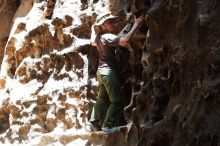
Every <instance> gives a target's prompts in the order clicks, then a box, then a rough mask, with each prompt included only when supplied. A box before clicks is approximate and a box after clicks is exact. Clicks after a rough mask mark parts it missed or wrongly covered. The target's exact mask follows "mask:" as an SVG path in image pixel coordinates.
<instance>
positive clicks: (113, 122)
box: [89, 12, 144, 132]
mask: <svg viewBox="0 0 220 146" xmlns="http://www.w3.org/2000/svg"><path fill="white" fill-rule="evenodd" d="M143 19H144V17H142V16H141V17H139V18H137V19H135V23H134V25H133V26H132V28H131V30H130V31H129V32H128V33H127V34H126V35H125V36H123V37H120V36H118V35H116V28H117V25H116V24H117V20H118V17H117V16H114V15H112V14H111V13H110V12H109V13H105V14H103V15H100V16H98V17H97V19H96V22H95V24H94V25H93V26H92V35H91V44H92V45H93V46H96V47H97V49H98V52H99V65H98V70H97V80H98V83H99V94H98V99H97V101H96V103H95V105H94V107H93V111H92V115H91V118H90V120H89V128H90V130H91V131H100V130H102V131H103V132H114V131H117V130H118V129H117V126H118V125H117V118H118V116H119V115H120V114H121V113H123V109H124V104H123V101H122V93H121V90H120V83H119V80H118V76H117V72H118V70H119V69H120V68H118V64H119V63H118V60H117V59H116V54H115V48H116V47H117V46H118V45H120V46H126V45H127V44H128V43H129V41H130V40H131V38H132V37H133V35H134V33H135V32H136V30H137V28H138V27H139V26H140V24H141V23H142V21H143Z"/></svg>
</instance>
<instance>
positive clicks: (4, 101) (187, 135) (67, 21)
mask: <svg viewBox="0 0 220 146" xmlns="http://www.w3.org/2000/svg"><path fill="white" fill-rule="evenodd" d="M5 2H7V1H6V0H2V1H1V3H0V16H2V12H3V10H7V9H8V11H9V10H11V8H6V7H5V4H6V3H5ZM14 4H15V3H14ZM17 4H19V7H18V5H17V6H16V9H13V10H14V11H13V14H11V15H10V17H9V16H6V17H5V18H4V19H5V20H7V21H8V23H9V24H10V25H5V26H4V27H8V28H7V29H2V26H3V25H2V24H0V26H1V31H0V34H1V35H0V38H1V42H3V43H0V47H2V50H3V48H4V47H5V44H6V42H7V46H6V47H5V54H4V60H3V64H2V67H1V78H3V79H4V80H5V81H6V85H5V88H4V89H1V90H0V93H1V94H0V96H1V97H0V98H1V108H0V121H1V122H0V133H1V135H0V143H5V144H8V143H10V144H30V139H32V140H34V139H37V142H36V143H35V144H37V145H49V144H55V145H56V144H57V145H58V144H62V145H68V144H70V145H71V144H72V145H86V146H89V145H103V146H112V145H115V146H122V145H125V146H134V145H138V146H162V145H163V146H220V118H219V117H220V101H219V94H220V93H219V91H220V89H219V88H220V85H219V84H220V80H219V67H220V66H219V64H220V60H219V58H220V52H219V51H220V50H219V49H220V47H219V45H220V41H219V38H220V30H219V28H220V27H219V24H218V23H219V22H220V2H219V1H218V0H213V1H208V0H195V1H192V0H145V1H143V0H130V1H129V0H122V1H118V0H93V1H87V0H75V1H64V0H47V1H44V0H38V1H32V0H23V1H20V2H19V3H17ZM17 8H18V9H17ZM73 8H74V9H73ZM16 10H17V11H16ZM107 10H111V11H112V12H113V13H114V14H117V15H119V16H120V18H121V20H124V21H122V22H121V23H120V25H119V26H118V29H119V30H120V29H121V28H122V26H124V24H125V20H126V18H127V20H129V16H130V15H131V13H132V14H134V15H136V16H137V17H138V16H140V15H146V14H147V15H146V18H145V22H144V23H143V25H142V26H141V27H140V29H139V30H138V32H137V33H136V35H135V36H134V38H133V40H132V41H131V43H130V46H128V47H127V48H122V49H120V51H119V54H118V55H119V57H120V58H121V63H122V64H121V65H122V68H121V72H120V81H121V83H122V87H121V88H122V89H123V90H124V95H123V98H124V101H125V104H126V105H127V106H126V107H125V119H126V120H127V122H128V125H126V126H123V127H120V130H119V131H118V132H115V133H112V134H103V133H102V132H97V133H88V132H85V125H86V123H87V121H88V118H89V116H90V113H91V108H92V106H93V104H94V100H95V97H96V96H97V83H96V81H95V78H94V77H95V72H96V67H97V62H98V60H97V52H96V50H95V48H94V47H92V46H90V45H89V42H88V40H87V39H89V38H90V35H91V31H90V30H91V26H92V24H93V23H94V21H95V18H96V16H97V15H99V14H100V13H102V12H103V11H107ZM13 16H15V17H14V19H13ZM12 19H13V22H14V24H13V27H12V29H11V30H10V28H11V22H12ZM0 23H2V21H1V20H0ZM9 26H10V27H9ZM2 30H4V31H5V32H4V31H2ZM10 31H11V35H10V36H9V32H10ZM3 33H4V35H3ZM1 36H3V37H1ZM1 54H2V53H1ZM55 85H56V86H57V87H55ZM20 91H22V92H20ZM56 131H59V133H56ZM79 139H81V140H82V141H84V144H82V143H81V144H76V143H71V142H76V141H77V140H79ZM30 145H33V144H30Z"/></svg>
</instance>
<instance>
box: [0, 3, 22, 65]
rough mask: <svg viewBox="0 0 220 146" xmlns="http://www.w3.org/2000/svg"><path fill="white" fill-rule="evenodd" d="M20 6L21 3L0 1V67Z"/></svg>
mask: <svg viewBox="0 0 220 146" xmlns="http://www.w3.org/2000/svg"><path fill="white" fill-rule="evenodd" d="M19 5H20V1H17V0H1V1H0V16H1V20H0V26H1V31H0V65H1V63H2V59H3V55H4V48H5V45H6V42H7V39H8V36H9V34H10V31H11V27H12V21H13V18H14V15H15V13H16V11H17V9H18V6H19Z"/></svg>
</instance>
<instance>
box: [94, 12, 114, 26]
mask: <svg viewBox="0 0 220 146" xmlns="http://www.w3.org/2000/svg"><path fill="white" fill-rule="evenodd" d="M115 18H118V16H114V15H110V16H109V17H106V18H105V19H103V20H101V21H100V22H98V23H95V24H94V25H96V26H98V25H102V24H103V23H104V22H105V21H106V20H108V19H115Z"/></svg>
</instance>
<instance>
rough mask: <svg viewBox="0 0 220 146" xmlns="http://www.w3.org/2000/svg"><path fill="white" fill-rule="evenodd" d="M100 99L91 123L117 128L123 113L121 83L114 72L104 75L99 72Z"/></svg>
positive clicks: (95, 106) (94, 109)
mask: <svg viewBox="0 0 220 146" xmlns="http://www.w3.org/2000/svg"><path fill="white" fill-rule="evenodd" d="M97 80H98V83H99V93H98V99H97V101H96V103H95V105H94V107H93V111H92V115H91V118H90V123H92V124H95V125H98V126H100V127H101V126H102V127H113V126H117V125H116V122H117V119H118V116H119V115H120V114H121V113H123V107H124V106H123V102H122V94H121V90H120V83H119V80H118V78H117V75H116V73H115V72H114V70H109V71H108V73H105V74H102V73H100V72H99V70H98V71H97Z"/></svg>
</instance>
